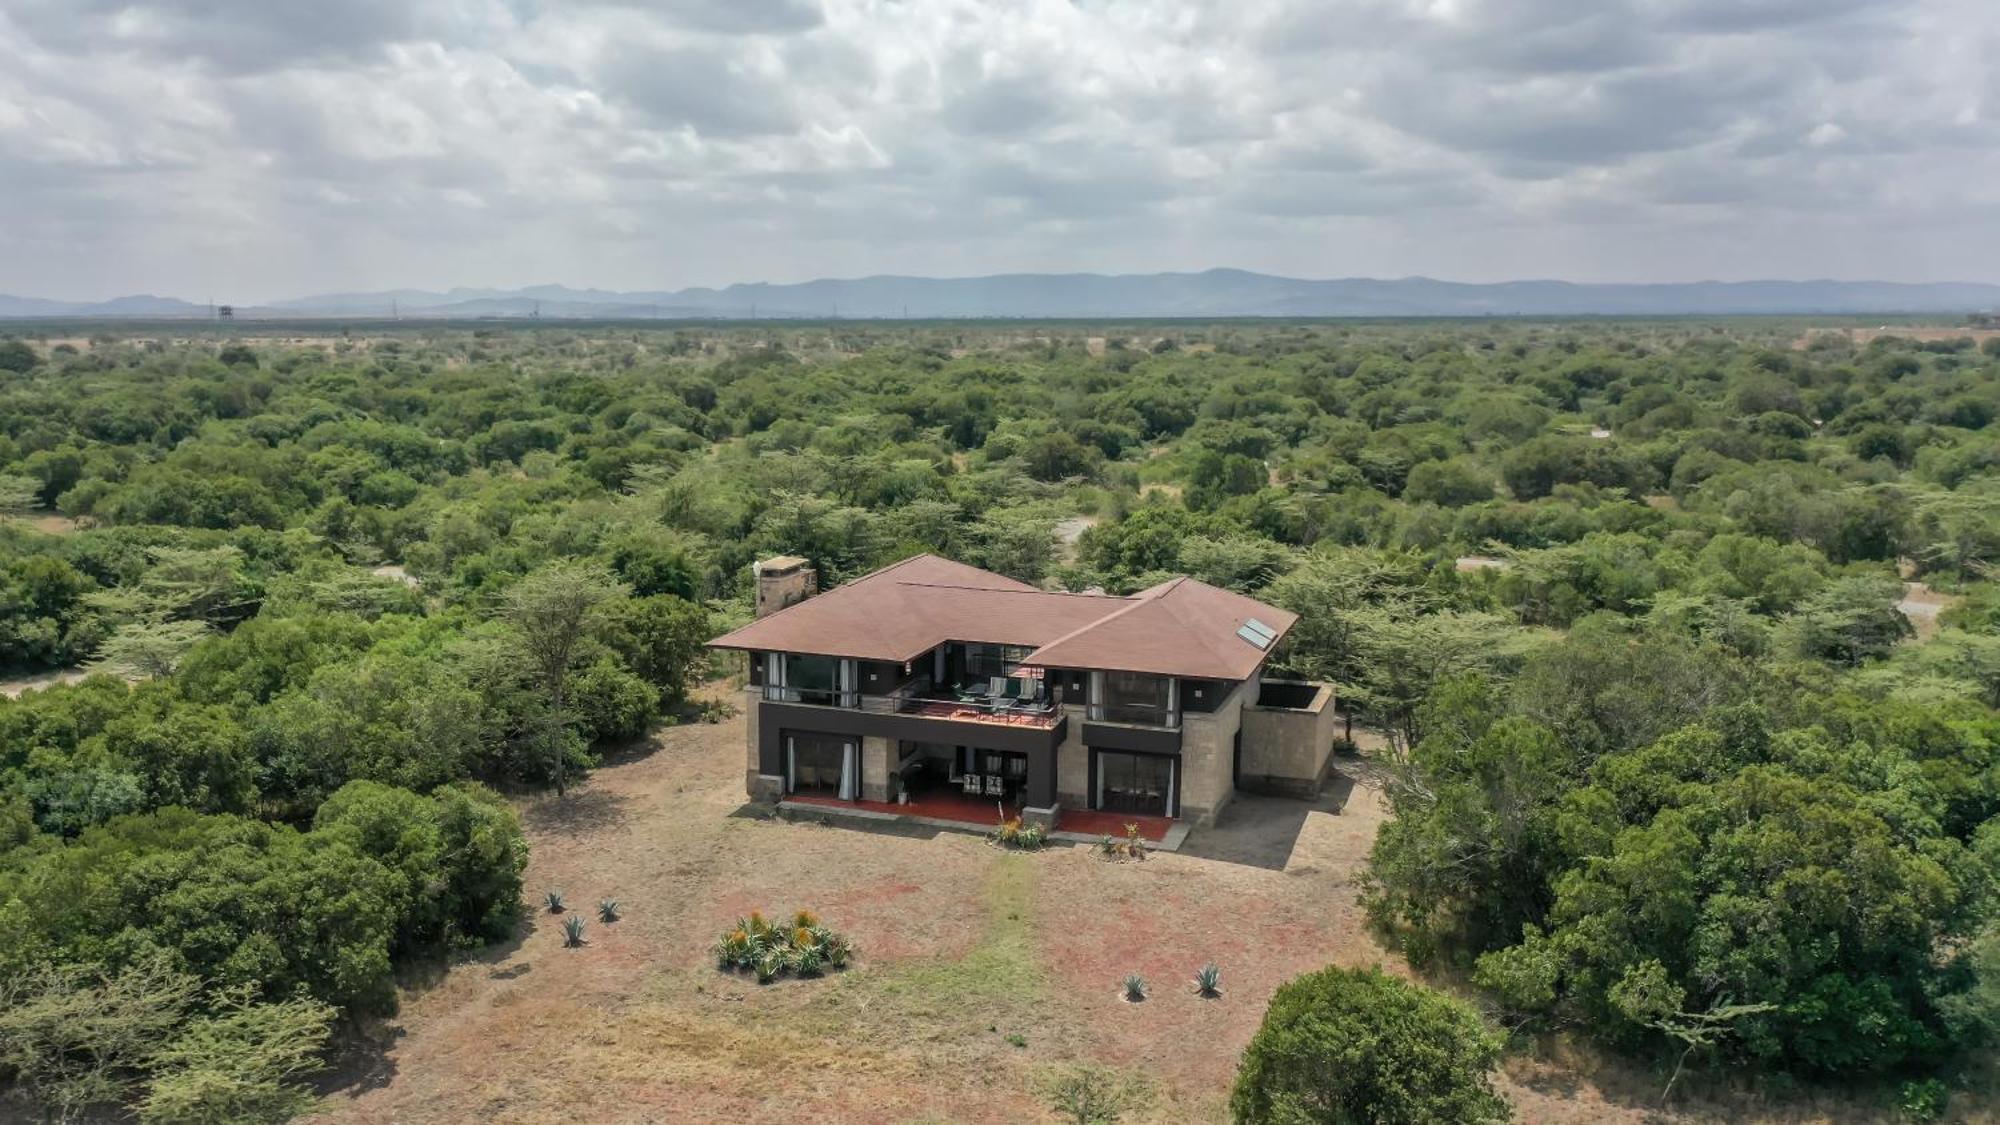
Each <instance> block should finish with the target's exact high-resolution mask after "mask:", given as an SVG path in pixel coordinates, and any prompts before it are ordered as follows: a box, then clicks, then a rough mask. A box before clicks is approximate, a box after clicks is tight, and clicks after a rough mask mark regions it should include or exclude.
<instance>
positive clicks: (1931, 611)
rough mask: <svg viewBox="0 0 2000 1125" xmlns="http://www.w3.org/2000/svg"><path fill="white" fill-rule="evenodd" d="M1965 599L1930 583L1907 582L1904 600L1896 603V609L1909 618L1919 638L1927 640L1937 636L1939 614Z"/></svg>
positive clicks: (1904, 585) (1904, 588)
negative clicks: (1940, 590) (1940, 591)
mask: <svg viewBox="0 0 2000 1125" xmlns="http://www.w3.org/2000/svg"><path fill="white" fill-rule="evenodd" d="M1964 600H1965V599H1963V598H1960V597H1956V596H1954V595H1951V594H1942V593H1939V592H1938V591H1936V590H1933V589H1931V588H1930V585H1929V584H1928V583H1924V582H1905V583H1903V600H1902V601H1899V602H1897V603H1896V609H1897V610H1898V611H1899V612H1901V613H1902V615H1903V616H1904V617H1906V618H1908V619H1909V622H1910V626H1911V628H1913V629H1915V630H1916V631H1917V640H1919V641H1927V640H1930V639H1931V638H1932V637H1935V636H1937V631H1938V615H1939V614H1940V613H1943V612H1944V611H1945V610H1947V609H1950V608H1951V607H1952V606H1954V605H1957V604H1958V603H1959V602H1961V601H1964Z"/></svg>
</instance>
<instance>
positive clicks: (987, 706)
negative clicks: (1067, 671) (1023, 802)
mask: <svg viewBox="0 0 2000 1125" xmlns="http://www.w3.org/2000/svg"><path fill="white" fill-rule="evenodd" d="M764 698H765V699H766V700H767V701H769V702H772V703H802V704H807V705H810V706H815V707H830V708H836V709H840V710H847V711H859V712H862V713H864V714H870V715H912V716H916V717H919V718H925V719H942V720H946V721H948V722H960V723H979V724H983V725H988V726H1002V727H1024V728H1027V729H1030V730H1053V729H1055V726H1056V724H1057V723H1059V722H1061V721H1062V708H1060V707H1057V706H1056V705H1055V704H1053V703H1050V702H1049V701H1047V700H1022V699H1009V698H1006V697H998V698H995V697H989V696H984V695H978V694H973V693H969V692H953V691H951V690H950V689H941V688H938V687H935V686H934V685H933V684H932V683H931V681H930V678H929V677H928V676H920V677H918V678H917V679H915V680H913V681H911V682H910V683H908V684H905V685H903V686H902V687H900V688H897V689H896V690H895V691H892V692H890V693H888V694H887V695H864V694H862V693H860V692H838V691H817V690H812V689H808V688H786V687H771V686H766V687H765V688H764Z"/></svg>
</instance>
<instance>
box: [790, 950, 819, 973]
mask: <svg viewBox="0 0 2000 1125" xmlns="http://www.w3.org/2000/svg"><path fill="white" fill-rule="evenodd" d="M824 963H825V957H824V955H823V954H821V952H820V949H819V947H818V946H816V945H808V946H806V947H804V948H802V949H798V950H795V951H794V952H793V953H792V971H793V972H795V973H797V974H799V975H800V976H802V977H816V976H818V975H819V971H820V966H821V965H823V964H824Z"/></svg>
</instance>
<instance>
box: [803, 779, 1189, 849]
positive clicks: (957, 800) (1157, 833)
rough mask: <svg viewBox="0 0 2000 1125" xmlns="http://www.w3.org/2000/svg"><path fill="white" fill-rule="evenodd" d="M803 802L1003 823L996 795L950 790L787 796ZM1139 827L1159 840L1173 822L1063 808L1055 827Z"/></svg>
mask: <svg viewBox="0 0 2000 1125" xmlns="http://www.w3.org/2000/svg"><path fill="white" fill-rule="evenodd" d="M785 800H787V801H791V802H793V803H796V804H801V805H831V806H833V807H834V808H849V809H866V810H868V811H869V812H878V813H888V814H889V815H891V816H923V817H930V818H932V819H935V820H956V821H959V822H961V823H965V824H973V825H977V826H979V827H981V828H992V827H994V826H995V825H997V824H999V823H1000V812H999V810H998V809H996V808H995V807H994V805H995V798H992V797H972V796H968V795H966V794H964V793H955V792H952V791H951V790H948V789H937V790H932V791H929V792H926V793H918V794H912V795H911V797H910V803H909V804H907V805H898V804H895V803H893V802H890V801H843V800H841V799H840V798H838V797H826V796H822V795H820V794H817V793H793V794H791V795H789V796H787V797H786V798H785ZM1020 812H1021V809H1020V807H1019V806H1017V805H1009V806H1007V815H1008V816H1019V815H1020ZM1128 824H1136V825H1138V826H1139V836H1140V838H1141V839H1145V840H1150V841H1152V842H1153V843H1156V844H1157V843H1159V842H1160V841H1161V840H1164V839H1166V838H1167V829H1169V828H1172V827H1173V826H1174V822H1173V821H1172V820H1171V819H1169V818H1167V817H1164V816H1132V815H1129V814H1126V813H1112V812H1091V811H1089V810H1086V809H1064V810H1063V811H1062V815H1061V816H1059V817H1057V818H1056V829H1057V831H1060V832H1080V833H1083V834H1084V835H1087V836H1117V837H1119V838H1121V839H1122V838H1124V835H1125V826H1126V825H1128Z"/></svg>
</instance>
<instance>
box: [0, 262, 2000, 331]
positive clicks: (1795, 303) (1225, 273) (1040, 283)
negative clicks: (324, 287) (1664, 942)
mask: <svg viewBox="0 0 2000 1125" xmlns="http://www.w3.org/2000/svg"><path fill="white" fill-rule="evenodd" d="M1995 309H2000V285H1988V284H1981V283H1976V282H1929V283H1920V284H1909V283H1901V282H1889V281H1735V282H1720V281H1697V282H1687V283H1665V284H1646V285H1631V284H1618V285H1586V284H1577V283H1574V282H1567V281H1503V282H1496V283H1492V284H1484V285H1475V284H1465V283H1460V282H1451V281H1435V280H1432V279H1431V278H1427V277H1406V278H1399V279H1396V280H1393V281H1390V280H1378V279H1374V278H1342V279H1337V280H1329V281H1310V280H1303V279H1299V278H1290V277H1273V276H1271V275H1269V274H1260V273H1250V272H1247V271H1244V270H1227V269H1214V270H1207V271H1204V272H1201V273H1154V274H1121V275H1106V274H1090V273H1068V274H1025V273H1023V274H997V275H994V276H991V277H961V278H932V277H893V276H880V277H863V278H854V279H850V280H823V281H807V282H802V283H799V284H794V285H773V284H769V283H765V282H758V283H755V284H745V285H731V286H728V287H726V288H723V289H707V288H696V289H678V290H667V291H659V292H633V293H620V292H613V291H610V290H604V289H571V288H568V287H566V286H562V285H537V286H532V287H530V288H526V289H452V290H449V291H447V292H443V293H436V292H431V291H429V290H422V289H394V290H387V291H384V292H380V293H328V294H322V295H320V296H315V297H300V298H297V299H295V300H289V301H277V302H273V303H271V304H269V305H261V306H254V307H246V306H241V305H239V306H237V308H236V315H237V316H238V317H239V318H258V319H272V318H304V317H313V318H322V317H323V318H356V319H359V318H374V317H388V316H401V317H406V318H427V319H444V318H452V319H473V318H481V317H504V318H520V317H532V316H540V317H543V318H564V319H662V320H687V319H711V318H714V319H739V318H750V317H757V318H766V319H791V318H801V319H820V318H826V317H843V318H850V319H878V318H880V319H891V318H898V317H922V318H957V317H996V318H1036V319H1045V318H1058V317H1076V318H1089V319H1103V318H1107V317H1315V316H1364V317H1401V316H1690V315H1731V314H1735V315H1749V314H1760V313H1763V314H1768V313H1794V314H1803V313H1850V314H1873V313H1965V312H1975V311H1988V310H1995ZM210 315H212V313H211V310H210V307H209V306H208V305H205V304H200V305H197V304H193V303H190V302H187V301H182V300H177V299H175V298H171V297H152V296H136V297H119V298H117V299H115V300H111V301H100V302H67V301H49V300H42V299H39V298H33V297H8V296H0V318H9V317H11V318H16V319H20V318H30V317H36V318H40V317H93V318H116V317H124V318H163V317H166V318H173V317H205V316H210Z"/></svg>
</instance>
